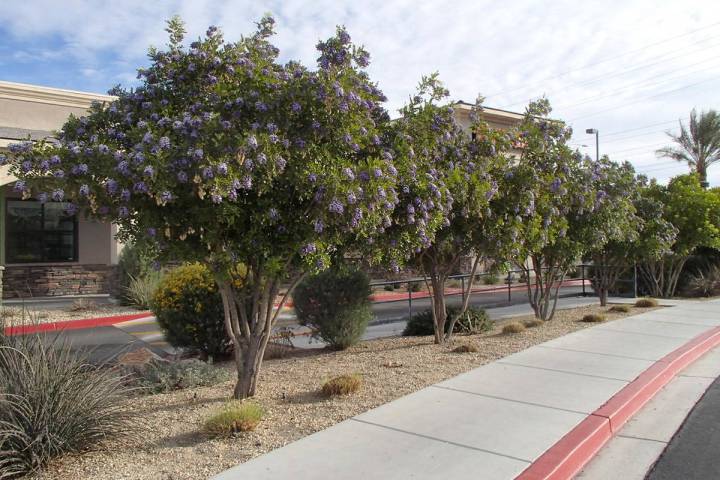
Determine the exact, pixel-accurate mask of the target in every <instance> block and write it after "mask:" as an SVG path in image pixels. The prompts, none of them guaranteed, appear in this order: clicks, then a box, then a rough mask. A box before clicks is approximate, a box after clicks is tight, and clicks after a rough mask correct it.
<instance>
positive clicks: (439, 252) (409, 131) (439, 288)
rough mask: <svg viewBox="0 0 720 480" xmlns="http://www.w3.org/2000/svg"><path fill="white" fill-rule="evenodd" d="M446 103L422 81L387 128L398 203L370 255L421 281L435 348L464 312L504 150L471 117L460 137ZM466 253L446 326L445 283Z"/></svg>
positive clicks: (441, 91)
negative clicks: (459, 294) (462, 287)
mask: <svg viewBox="0 0 720 480" xmlns="http://www.w3.org/2000/svg"><path fill="white" fill-rule="evenodd" d="M447 96H448V92H447V90H446V89H445V88H444V87H443V86H442V84H441V83H440V82H439V81H438V79H437V74H434V75H431V76H429V77H424V78H423V80H422V81H421V83H420V86H419V89H418V93H417V94H416V95H414V96H413V97H412V98H411V99H410V102H409V103H408V104H407V105H406V106H405V107H403V108H402V109H401V111H400V113H401V117H400V118H398V119H397V120H396V121H395V122H394V123H393V124H392V128H391V129H390V131H389V134H388V137H389V139H390V140H389V142H390V143H391V145H392V146H393V151H394V153H395V156H396V165H397V167H398V179H399V182H400V185H399V188H398V190H399V192H398V195H399V202H398V204H397V206H396V208H395V209H394V211H393V214H392V224H391V225H390V226H389V228H388V229H387V230H386V231H385V232H384V233H383V236H384V238H383V239H380V241H378V242H377V244H376V246H375V248H371V251H372V252H373V254H374V255H375V258H376V259H382V258H385V259H388V258H389V259H390V263H391V264H393V265H395V267H396V268H399V267H400V266H401V265H413V266H415V267H417V268H418V269H419V270H420V271H421V272H422V273H423V276H424V278H425V282H426V285H427V287H428V289H429V291H430V293H431V297H430V299H431V304H432V309H431V310H432V315H433V323H434V330H435V342H436V343H443V342H445V341H447V340H448V339H450V338H451V336H452V330H453V327H454V324H455V323H456V322H457V320H458V318H459V317H460V316H461V315H462V314H463V313H464V311H465V310H466V309H467V305H468V301H469V295H468V293H469V291H470V289H471V288H472V279H473V278H474V276H475V275H474V274H475V273H476V271H477V268H478V265H479V263H480V260H481V258H482V252H476V250H475V244H474V240H475V235H476V230H477V228H479V227H480V225H481V224H482V222H483V221H484V218H485V217H487V215H488V214H489V213H488V205H489V202H490V200H491V199H492V198H493V196H495V195H496V194H497V189H498V188H497V184H496V183H495V182H494V181H493V179H492V178H491V165H494V164H496V163H498V162H501V159H502V155H501V151H502V149H503V148H504V146H503V145H504V144H505V143H507V140H506V137H505V135H504V134H500V133H498V132H493V131H491V130H490V129H489V128H487V126H486V125H484V124H483V123H482V122H481V121H480V119H479V117H477V116H476V118H475V119H474V121H473V125H472V126H471V129H472V130H473V132H475V134H476V135H475V136H472V135H471V134H470V133H469V132H463V131H462V130H461V129H460V127H459V125H458V124H457V123H456V122H455V119H454V117H453V110H452V105H451V104H450V103H448V102H447ZM477 110H478V111H479V110H480V106H479V105H478V106H477ZM474 113H477V112H474ZM472 253H475V258H474V259H473V261H472V267H471V276H470V281H469V282H467V286H466V291H465V294H466V295H465V301H464V302H463V305H462V307H461V309H460V310H459V311H457V312H456V313H455V314H454V315H453V317H452V318H448V316H447V307H446V297H445V284H446V281H447V279H448V277H449V276H450V275H451V274H453V273H455V272H456V271H457V269H458V267H459V264H460V262H461V261H462V260H463V259H465V258H467V257H468V256H469V255H470V254H472Z"/></svg>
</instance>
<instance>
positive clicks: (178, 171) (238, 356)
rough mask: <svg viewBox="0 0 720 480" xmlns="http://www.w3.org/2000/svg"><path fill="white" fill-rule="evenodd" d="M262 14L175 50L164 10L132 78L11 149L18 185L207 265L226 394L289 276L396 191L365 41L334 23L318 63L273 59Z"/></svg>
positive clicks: (380, 217) (370, 232)
mask: <svg viewBox="0 0 720 480" xmlns="http://www.w3.org/2000/svg"><path fill="white" fill-rule="evenodd" d="M273 24H274V22H273V19H272V18H270V17H265V18H263V19H262V20H261V21H260V22H259V24H258V28H257V31H256V32H254V33H253V34H252V35H250V36H248V37H243V38H241V39H240V40H239V41H238V42H234V43H231V42H226V41H225V40H224V39H223V37H222V35H221V33H220V32H219V31H218V30H217V29H216V28H214V27H211V28H210V29H208V31H207V34H206V35H205V36H204V37H202V38H200V39H199V40H197V41H195V42H193V43H191V44H190V46H189V47H186V46H184V45H183V39H184V30H183V26H182V23H181V22H180V21H179V20H178V19H173V20H171V21H170V22H169V23H168V32H169V35H170V42H169V45H168V46H167V48H166V49H165V50H155V49H151V50H150V54H149V56H150V60H151V64H150V66H149V67H148V68H144V69H140V70H139V73H138V77H139V79H140V85H139V86H138V87H136V88H134V89H130V90H124V89H120V88H116V89H114V90H113V91H112V92H111V93H112V94H114V95H116V96H117V100H115V101H113V102H111V103H109V104H105V105H99V104H98V105H94V106H93V108H92V109H91V112H90V113H89V114H88V115H87V116H85V117H81V118H72V119H70V120H69V121H68V122H67V123H66V124H65V125H64V127H63V128H62V130H61V131H60V132H59V135H58V141H57V142H41V143H38V144H34V145H31V144H24V145H21V146H18V147H16V148H15V150H14V153H13V157H12V159H11V164H12V167H11V169H12V170H11V171H12V173H13V174H14V175H16V176H17V177H18V178H19V180H18V182H17V183H16V188H17V189H19V190H21V191H22V192H23V193H24V194H25V195H26V196H34V197H36V198H38V199H40V200H41V201H57V202H59V201H65V202H68V203H67V205H68V209H70V210H72V211H75V210H77V209H81V210H82V211H83V212H85V213H86V214H88V215H90V216H91V217H94V218H98V219H101V220H104V221H111V222H114V223H116V224H118V225H119V227H120V233H119V238H120V239H122V240H125V241H132V242H134V243H137V244H140V245H143V246H145V247H146V248H148V249H149V250H150V251H152V252H153V253H154V255H156V257H157V259H158V261H160V262H162V261H178V260H181V261H199V262H203V263H206V264H207V265H208V266H209V267H210V268H211V269H212V271H213V273H214V276H215V280H216V282H217V284H218V287H219V291H220V293H221V296H222V300H223V307H224V316H225V325H226V330H227V332H228V334H229V336H230V338H231V339H232V341H233V344H234V347H235V360H236V366H237V372H238V381H237V385H236V387H235V391H234V396H235V397H236V398H245V397H249V396H252V395H254V394H255V391H256V387H257V381H258V376H259V373H260V367H261V362H262V358H263V354H264V351H265V348H266V345H267V342H268V340H269V339H270V337H271V335H272V332H273V326H274V325H275V321H276V319H277V317H278V313H279V312H280V310H281V308H282V306H283V305H284V303H285V301H286V299H287V297H288V295H289V294H290V292H291V291H292V289H293V288H294V286H295V285H296V284H297V283H298V281H299V280H300V279H301V278H302V277H303V275H305V273H306V272H313V271H319V270H322V269H324V268H326V267H327V266H328V265H329V263H330V259H331V256H332V255H333V254H334V253H335V252H336V250H337V248H338V247H339V246H340V245H342V244H343V243H344V242H346V241H347V240H348V239H350V238H353V239H366V240H368V241H370V240H372V239H376V238H378V235H380V232H382V229H383V228H385V227H386V226H387V224H388V222H389V215H390V214H391V212H393V211H394V209H395V206H396V204H397V202H398V194H397V192H396V190H395V184H396V180H395V175H396V173H397V171H396V169H395V167H394V165H393V159H392V155H388V153H387V152H386V150H385V149H383V148H382V145H381V139H380V135H381V134H382V132H381V130H382V129H383V128H384V126H383V125H384V123H385V122H386V120H387V114H386V112H385V111H384V110H383V109H382V107H381V102H382V101H384V100H385V98H384V96H383V94H382V93H381V92H380V91H379V90H378V88H377V87H376V85H375V84H374V83H372V82H371V81H370V79H369V77H368V75H367V73H365V71H364V70H363V69H364V68H365V67H366V66H367V65H368V62H369V55H368V54H367V52H366V51H365V50H364V49H363V48H362V47H358V46H355V45H353V44H352V43H351V41H350V37H349V35H348V34H347V32H346V31H345V30H344V29H343V28H338V30H337V34H336V35H335V36H334V37H332V38H330V39H329V40H327V41H324V42H320V43H318V45H317V49H318V51H319V57H318V68H317V69H315V70H311V69H309V68H306V67H304V66H303V65H301V64H300V63H298V62H294V61H292V62H288V63H285V64H281V63H279V62H278V59H277V56H278V50H277V48H275V47H274V46H273V45H272V43H271V42H270V38H271V36H272V34H273ZM281 294H282V296H281ZM278 297H280V300H279V304H278V303H276V298H278Z"/></svg>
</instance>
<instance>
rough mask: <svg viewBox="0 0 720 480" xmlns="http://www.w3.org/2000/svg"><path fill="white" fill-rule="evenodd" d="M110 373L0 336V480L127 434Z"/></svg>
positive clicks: (128, 423) (117, 381)
mask: <svg viewBox="0 0 720 480" xmlns="http://www.w3.org/2000/svg"><path fill="white" fill-rule="evenodd" d="M127 394H128V389H127V387H126V386H125V384H124V382H123V379H122V377H121V376H120V375H118V373H117V372H115V371H113V370H110V369H106V368H100V367H95V366H91V365H88V364H87V363H86V362H85V361H84V360H83V359H82V358H81V357H79V356H77V355H76V354H75V353H73V352H72V350H71V349H70V347H69V345H65V344H63V343H60V342H59V341H58V340H53V339H50V338H46V337H43V336H42V335H24V336H9V337H3V336H0V478H3V479H4V478H14V477H17V476H21V475H23V474H26V473H29V472H32V471H35V470H37V469H39V468H41V467H43V466H44V465H45V464H46V463H47V462H49V461H50V460H51V459H53V458H55V457H58V456H61V455H64V454H68V453H77V452H82V451H85V450H87V449H92V448H97V447H98V446H99V445H100V444H101V443H102V442H104V441H105V440H107V439H110V438H112V437H115V436H120V435H127V434H130V433H131V432H132V428H133V426H134V421H133V416H132V413H131V409H127V408H124V407H123V403H124V400H125V399H126V398H127Z"/></svg>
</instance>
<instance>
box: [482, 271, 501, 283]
mask: <svg viewBox="0 0 720 480" xmlns="http://www.w3.org/2000/svg"><path fill="white" fill-rule="evenodd" d="M483 283H484V284H485V285H497V284H498V283H500V277H498V275H497V273H489V274H487V275H485V276H484V277H483Z"/></svg>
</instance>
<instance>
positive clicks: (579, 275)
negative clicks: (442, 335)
mask: <svg viewBox="0 0 720 480" xmlns="http://www.w3.org/2000/svg"><path fill="white" fill-rule="evenodd" d="M591 267H593V265H591V264H584V263H583V264H578V265H576V266H575V267H574V268H575V272H574V274H573V275H571V276H570V277H569V278H566V279H564V280H563V283H565V282H568V283H569V285H567V287H573V286H577V287H580V288H579V289H578V290H577V291H575V292H569V293H568V292H566V293H565V294H562V295H561V296H565V297H568V296H577V295H582V296H583V297H585V296H588V295H595V293H594V292H593V291H592V288H588V285H589V280H590V276H589V268H591ZM523 274H524V272H523V271H522V270H510V271H508V272H507V274H503V276H504V278H502V281H501V282H499V283H495V282H491V283H488V282H483V278H487V277H496V278H498V274H497V273H493V272H480V273H476V274H475V280H474V282H473V284H474V285H475V284H476V283H477V285H478V287H475V286H473V288H472V289H471V291H470V292H467V293H469V294H470V295H471V296H472V295H477V294H492V293H498V292H507V297H506V298H507V299H506V300H503V301H498V299H497V298H496V297H493V298H490V297H488V299H487V300H488V301H487V302H483V301H482V298H478V299H477V300H479V301H474V302H473V303H474V304H476V305H485V306H488V305H490V304H491V305H492V306H503V305H512V304H513V303H517V301H518V300H519V299H520V298H522V299H523V300H524V301H526V300H527V290H526V283H525V281H524V280H522V281H521V279H522V278H521V277H522V276H523ZM470 277H471V274H469V273H466V274H457V275H450V276H449V277H448V279H449V280H459V281H460V286H459V288H460V291H457V289H452V288H451V289H450V291H449V292H448V289H447V288H446V290H445V296H460V297H461V298H462V301H464V300H465V295H466V294H467V293H466V286H467V283H466V282H467V279H468V278H470ZM498 280H500V278H498ZM574 282H579V285H576V284H575V283H574ZM620 282H622V283H625V282H630V283H632V289H631V290H632V292H633V294H634V295H636V292H637V274H636V272H635V271H634V273H633V277H632V278H631V279H621V280H619V282H618V283H620ZM416 283H419V284H421V285H422V287H421V290H420V291H416V292H413V291H412V289H411V288H409V287H410V285H412V284H416ZM403 284H407V285H408V289H407V296H404V297H403V298H397V299H388V300H385V301H386V302H404V301H406V302H407V304H408V309H407V312H408V313H407V314H408V318H409V317H411V316H412V314H413V303H414V302H413V300H416V301H417V300H420V299H424V298H429V296H430V292H429V291H428V290H427V287H426V285H425V279H424V278H423V277H411V278H404V279H401V280H382V281H372V282H370V286H371V287H376V288H377V287H385V286H388V285H391V286H396V285H403ZM480 285H483V286H480ZM518 289H521V290H522V292H521V295H520V297H517V290H518ZM513 291H516V295H515V297H517V300H515V302H514V299H513ZM398 293H400V292H398ZM473 300H475V299H473Z"/></svg>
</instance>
